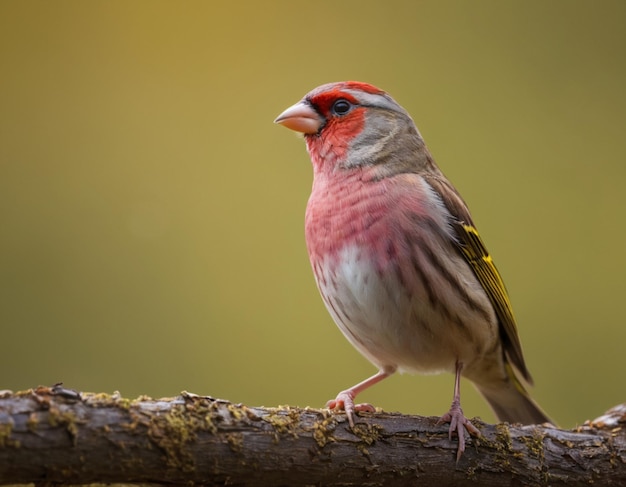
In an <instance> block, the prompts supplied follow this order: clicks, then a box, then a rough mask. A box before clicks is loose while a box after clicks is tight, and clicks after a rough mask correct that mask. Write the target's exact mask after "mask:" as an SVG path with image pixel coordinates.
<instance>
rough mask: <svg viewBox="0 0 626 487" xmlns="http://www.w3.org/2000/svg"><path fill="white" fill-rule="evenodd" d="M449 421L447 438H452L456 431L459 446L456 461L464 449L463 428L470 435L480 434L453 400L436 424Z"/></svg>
mask: <svg viewBox="0 0 626 487" xmlns="http://www.w3.org/2000/svg"><path fill="white" fill-rule="evenodd" d="M443 423H450V429H449V430H448V438H449V439H450V440H452V434H453V433H456V435H457V437H458V439H459V448H458V449H457V452H456V461H457V462H458V461H459V459H460V458H461V455H463V452H464V451H465V430H467V432H468V433H469V434H470V435H474V436H480V431H479V430H478V428H476V426H474V425H473V424H472V422H471V421H470V420H469V419H467V418H466V417H465V415H464V414H463V410H462V409H461V405H460V404H459V403H458V402H457V401H454V402H453V403H452V406H450V411H448V412H447V413H446V414H444V415H443V416H441V418H439V421H437V424H438V425H439V424H443Z"/></svg>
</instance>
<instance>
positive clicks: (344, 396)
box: [326, 369, 395, 428]
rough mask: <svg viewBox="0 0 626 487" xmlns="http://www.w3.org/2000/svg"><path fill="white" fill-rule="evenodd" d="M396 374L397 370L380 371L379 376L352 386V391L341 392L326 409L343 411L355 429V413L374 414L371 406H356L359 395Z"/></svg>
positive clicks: (327, 404) (329, 402)
mask: <svg viewBox="0 0 626 487" xmlns="http://www.w3.org/2000/svg"><path fill="white" fill-rule="evenodd" d="M394 372H395V369H387V370H379V371H378V373H377V374H375V375H373V376H371V377H370V378H369V379H365V380H364V381H363V382H359V383H358V384H357V385H355V386H352V387H351V388H350V389H346V390H345V391H341V392H340V393H339V394H337V397H336V398H335V399H333V400H332V401H328V402H327V403H326V407H327V408H330V409H338V410H341V409H343V410H344V411H345V412H346V416H348V423H350V427H351V428H353V427H354V412H355V411H367V412H372V413H373V412H374V411H375V409H374V406H372V405H371V404H354V398H355V397H356V396H357V394H359V393H361V392H363V391H364V390H365V389H367V388H368V387H371V386H373V385H374V384H377V383H378V382H380V381H381V380H383V379H385V378H387V377H389V376H390V375H391V374H393V373H394Z"/></svg>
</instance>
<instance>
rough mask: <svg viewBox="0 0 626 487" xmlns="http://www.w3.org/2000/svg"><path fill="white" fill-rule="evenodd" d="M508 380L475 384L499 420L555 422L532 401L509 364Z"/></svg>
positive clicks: (511, 421) (534, 422)
mask: <svg viewBox="0 0 626 487" xmlns="http://www.w3.org/2000/svg"><path fill="white" fill-rule="evenodd" d="M506 365H507V372H508V376H509V380H507V381H504V382H500V383H499V384H498V387H487V386H485V385H480V384H476V388H477V389H478V391H479V392H480V393H481V394H482V395H483V397H484V398H485V399H486V400H487V402H488V403H489V405H490V406H491V409H493V412H494V413H495V414H496V416H497V417H498V419H499V420H500V421H507V422H509V423H521V424H541V423H552V424H555V423H554V422H553V421H552V420H551V419H550V418H549V417H548V415H547V414H546V413H544V412H543V410H542V409H541V407H539V405H538V404H537V403H536V402H535V401H533V400H532V399H531V397H530V395H529V394H528V391H527V390H526V388H525V387H524V385H523V384H522V383H521V381H520V380H519V379H518V378H517V377H516V376H515V373H514V372H513V370H512V369H511V366H510V365H509V364H506Z"/></svg>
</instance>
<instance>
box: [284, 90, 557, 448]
mask: <svg viewBox="0 0 626 487" xmlns="http://www.w3.org/2000/svg"><path fill="white" fill-rule="evenodd" d="M276 123H279V124H281V125H284V126H285V127H287V128H289V129H292V130H295V131H297V132H302V133H303V134H304V139H305V141H306V146H307V149H308V152H309V155H310V157H311V162H312V164H313V175H314V179H313V189H312V192H311V196H310V198H309V202H308V205H307V209H306V217H305V233H306V243H307V248H308V252H309V258H310V261H311V266H312V268H313V272H314V274H315V280H316V282H317V286H318V288H319V291H320V294H321V295H322V299H323V300H324V303H325V304H326V307H327V308H328V311H329V312H330V314H331V315H332V317H333V319H334V321H335V323H336V324H337V326H338V327H339V328H340V330H341V331H342V332H343V334H344V335H345V336H346V338H347V339H348V340H349V341H350V343H352V345H354V347H356V349H357V350H358V351H359V352H361V353H362V354H363V355H364V356H365V357H366V358H367V359H368V360H369V361H370V362H372V363H373V364H374V365H376V367H378V369H379V372H378V373H377V374H375V375H373V376H372V377H370V378H369V379H366V380H364V381H363V382H361V383H359V384H357V385H355V386H353V387H351V388H349V389H346V390H345V391H341V392H340V393H339V394H338V395H337V397H336V399H334V400H332V401H329V403H328V407H330V408H333V409H344V410H345V412H346V414H347V417H348V421H349V423H350V425H351V426H353V425H354V413H355V411H359V410H372V407H371V406H370V405H367V404H365V405H360V404H357V405H355V404H354V398H355V397H356V395H357V394H359V393H360V392H362V391H363V390H365V389H367V388H368V387H370V386H372V385H374V384H376V383H377V382H379V381H381V380H383V379H384V378H386V377H388V376H389V375H391V374H393V373H394V372H395V371H397V370H399V371H407V372H417V373H438V372H443V371H449V372H452V373H454V374H455V383H454V396H453V401H452V405H451V407H450V410H449V411H448V412H447V413H446V414H444V415H443V416H442V418H441V420H440V421H441V422H449V423H450V432H449V434H450V437H452V434H453V433H454V432H456V433H457V435H458V437H459V447H458V453H457V459H458V458H460V455H461V454H462V453H463V450H464V449H465V435H464V429H467V430H468V431H469V432H470V433H473V434H479V432H478V430H477V429H476V427H474V426H473V425H472V423H471V422H470V421H469V420H468V419H467V418H466V417H465V415H464V414H463V411H462V409H461V394H460V378H461V376H464V377H466V378H468V379H469V380H471V381H472V382H473V383H474V384H475V386H476V387H477V388H478V390H479V391H480V392H481V394H482V395H483V396H484V397H485V399H486V400H487V402H488V403H489V404H490V405H491V407H492V409H493V411H494V412H495V414H496V416H497V417H498V419H500V420H501V421H509V422H516V423H523V424H535V423H544V422H549V421H550V420H549V419H548V417H547V416H546V414H545V413H544V412H543V411H542V410H541V409H540V408H539V406H538V405H537V404H536V403H535V402H534V401H533V400H532V399H531V398H530V396H529V394H528V392H527V391H526V387H525V386H524V382H525V383H528V384H530V383H532V379H531V376H530V373H529V372H528V369H527V368H526V364H525V363H524V357H523V355H522V348H521V344H520V340H519V337H518V334H517V327H516V325H515V319H514V318H513V312H512V310H511V304H510V301H509V298H508V296H507V292H506V289H505V287H504V283H503V281H502V278H501V277H500V274H499V273H498V270H497V269H496V267H495V265H494V263H493V260H492V258H491V256H490V255H489V253H488V252H487V249H486V248H485V245H484V244H483V241H482V239H481V238H480V236H479V234H478V231H477V230H476V228H475V226H474V223H473V222H472V217H471V216H470V213H469V210H468V208H467V205H466V204H465V202H464V201H463V199H462V198H461V196H460V195H459V193H458V192H457V191H456V189H455V188H454V187H453V186H452V184H451V183H450V182H449V181H448V180H447V179H446V177H445V176H444V175H443V173H442V172H441V171H440V169H439V168H438V167H437V165H436V164H435V161H434V160H433V158H432V156H431V155H430V152H429V151H428V149H427V148H426V145H425V144H424V140H423V139H422V137H421V135H420V133H419V131H418V130H417V128H416V126H415V124H414V123H413V120H412V119H411V117H410V116H409V114H408V113H407V112H406V110H404V109H403V108H402V107H401V106H400V105H398V103H396V102H395V101H394V99H393V98H391V97H390V96H389V95H388V94H387V93H385V92H384V91H382V90H380V89H378V88H376V87H374V86H372V85H369V84H366V83H359V82H355V81H347V82H341V83H330V84H326V85H323V86H320V87H318V88H316V89H314V90H313V91H311V92H310V93H308V94H307V95H306V96H305V97H304V98H303V99H302V100H301V101H300V102H298V103H296V104H295V105H293V106H292V107H290V108H288V109H287V110H285V111H284V112H283V113H281V114H280V115H279V117H278V118H277V119H276ZM522 381H524V382H522Z"/></svg>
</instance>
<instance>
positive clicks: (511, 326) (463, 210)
mask: <svg viewBox="0 0 626 487" xmlns="http://www.w3.org/2000/svg"><path fill="white" fill-rule="evenodd" d="M424 178H425V179H426V181H427V182H428V183H429V184H430V185H431V186H432V188H433V189H434V190H435V191H436V192H437V193H438V194H439V196H440V197H441V199H442V201H443V203H444V204H445V206H446V208H447V209H448V211H449V212H450V213H451V214H452V216H453V217H454V218H455V220H456V221H455V222H453V228H454V231H455V233H456V237H457V242H456V244H457V247H458V249H459V251H460V252H461V254H462V255H463V257H464V258H465V260H466V261H467V263H468V264H469V265H470V267H471V268H472V270H473V271H474V274H475V275H476V277H477V278H478V281H479V282H480V283H481V284H482V286H483V289H484V290H485V292H486V293H487V296H489V300H490V301H491V304H492V306H493V308H494V310H495V312H496V316H497V317H498V322H499V324H500V337H501V339H502V343H503V347H504V351H505V353H506V355H507V356H508V358H509V360H510V361H511V363H512V364H513V365H514V366H515V368H516V369H518V370H519V372H520V373H521V374H522V376H523V377H524V379H525V380H526V381H527V382H528V383H529V384H532V378H531V376H530V372H529V371H528V369H527V368H526V364H525V363H524V356H523V355H522V345H521V343H520V340H519V336H518V334H517V326H516V325H515V318H514V317H513V309H512V308H511V302H510V300H509V296H508V294H507V292H506V287H505V286H504V281H502V277H500V273H499V272H498V269H497V268H496V266H495V264H494V263H493V259H492V258H491V255H489V252H488V251H487V248H486V247H485V244H484V243H483V241H482V239H481V238H480V235H479V234H478V230H476V228H475V227H474V223H473V222H472V217H471V216H470V214H469V211H468V210H467V206H466V205H465V202H464V201H463V199H462V198H461V196H460V195H459V194H458V193H457V191H456V190H455V189H454V187H453V186H452V185H451V184H450V183H449V182H448V181H447V180H446V179H445V178H443V177H440V176H438V175H430V176H424Z"/></svg>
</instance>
